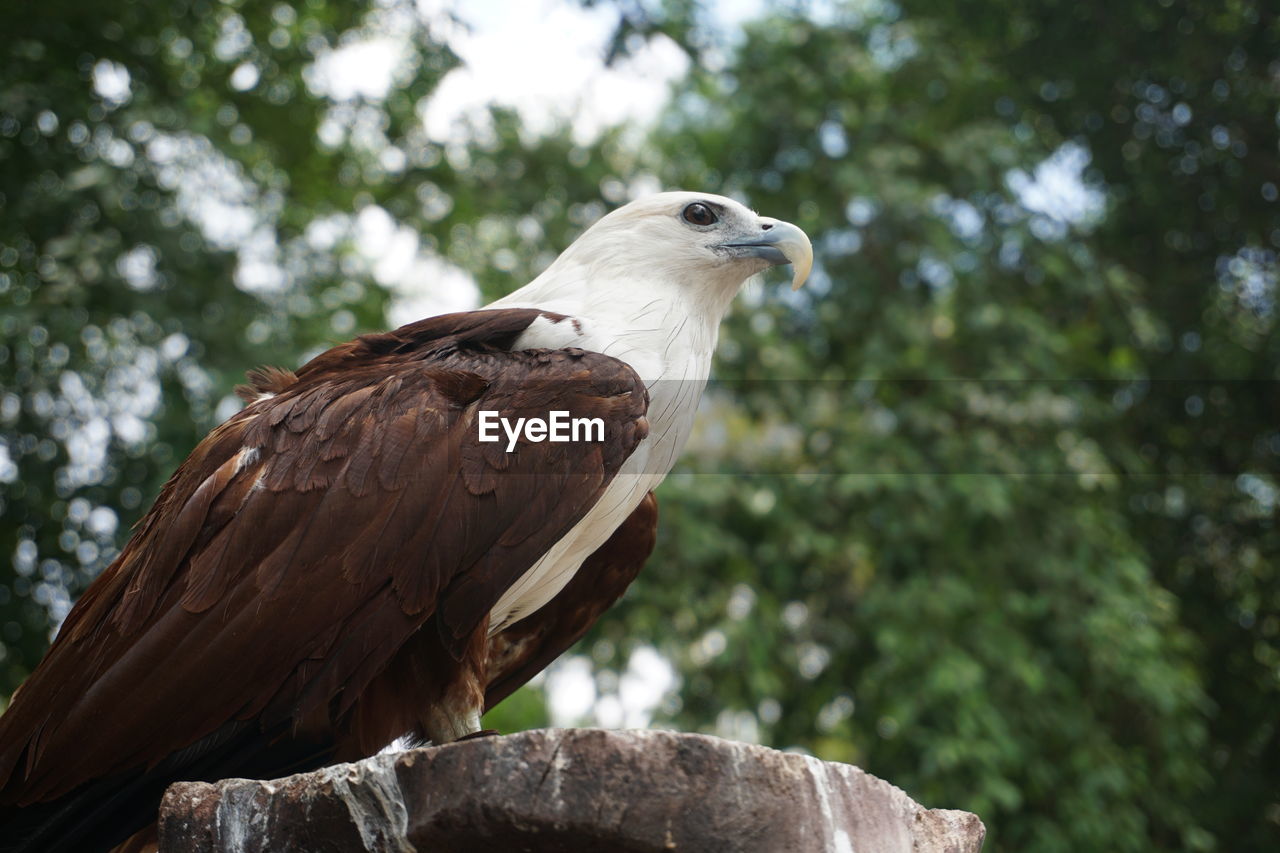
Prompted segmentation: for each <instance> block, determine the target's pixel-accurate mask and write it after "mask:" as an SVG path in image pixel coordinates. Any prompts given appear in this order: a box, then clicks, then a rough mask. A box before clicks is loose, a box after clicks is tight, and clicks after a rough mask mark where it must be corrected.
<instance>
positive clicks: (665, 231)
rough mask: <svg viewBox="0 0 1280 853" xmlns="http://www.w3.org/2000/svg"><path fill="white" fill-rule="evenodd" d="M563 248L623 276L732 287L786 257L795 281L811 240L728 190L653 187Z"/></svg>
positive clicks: (806, 264) (804, 267) (796, 283)
mask: <svg viewBox="0 0 1280 853" xmlns="http://www.w3.org/2000/svg"><path fill="white" fill-rule="evenodd" d="M565 254H566V256H571V257H573V258H574V259H575V260H581V259H583V258H592V259H593V260H595V261H596V262H597V263H600V262H603V264H604V265H607V266H608V267H609V268H610V271H611V272H612V271H616V272H617V273H618V274H620V275H622V276H625V275H627V274H628V273H629V274H630V275H632V276H634V275H635V274H636V272H637V271H639V270H646V271H651V272H653V273H658V274H659V275H661V276H662V277H664V278H667V279H669V280H675V281H680V282H682V284H683V285H684V286H690V287H714V288H716V289H724V288H729V289H731V290H733V291H736V290H737V288H738V287H739V286H740V285H741V284H742V283H743V282H744V281H746V280H747V279H748V278H750V277H751V276H752V275H754V274H755V273H758V272H760V271H762V270H764V269H766V268H767V267H771V266H776V265H778V264H791V265H792V268H793V269H794V273H793V276H792V287H793V288H798V287H800V285H801V284H803V283H804V280H805V279H806V278H807V277H808V275H809V270H810V268H811V267H812V266H813V247H812V246H811V245H810V243H809V238H808V237H807V236H805V233H804V232H803V231H801V230H800V229H799V228H797V227H796V226H794V225H792V224H791V223H789V222H783V221H782V220H779V219H771V218H770V217H767V216H758V215H757V214H756V213H755V212H753V211H751V210H749V209H748V208H747V207H745V206H744V205H742V204H739V203H738V202H736V201H734V200H733V199H731V198H725V197H724V196H719V195H711V194H709V193H691V192H667V193H658V194H656V195H651V196H646V197H645V198H641V199H637V200H636V201H633V202H631V203H630V204H627V205H624V206H622V207H620V208H618V209H617V210H615V211H613V212H612V213H610V214H609V215H608V216H606V217H604V218H603V219H601V220H600V221H599V222H597V223H596V224H595V225H593V226H591V228H590V229H588V230H587V232H586V233H584V234H583V235H582V236H581V237H579V238H578V240H577V241H576V242H575V243H574V245H573V246H572V247H571V249H570V251H568V252H566V253H565ZM597 269H599V267H598V266H597Z"/></svg>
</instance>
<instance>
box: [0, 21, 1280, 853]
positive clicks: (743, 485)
mask: <svg viewBox="0 0 1280 853" xmlns="http://www.w3.org/2000/svg"><path fill="white" fill-rule="evenodd" d="M618 9H619V17H620V21H621V24H620V26H619V29H618V36H617V38H615V39H614V41H613V43H612V46H611V48H610V49H611V51H612V52H614V53H616V54H622V53H625V52H626V50H628V49H629V46H634V45H635V44H636V40H637V39H644V38H655V37H671V38H675V39H677V40H678V41H679V42H680V43H681V44H682V45H683V46H684V47H685V48H686V49H687V50H688V52H689V53H690V55H691V57H692V58H693V59H694V64H693V69H692V70H691V72H690V74H689V76H688V78H687V79H686V80H684V81H682V82H681V84H680V85H679V87H678V90H677V91H676V92H675V97H674V98H673V101H672V106H671V108H670V109H669V111H668V112H667V114H666V115H665V117H664V118H663V120H662V121H661V123H660V124H659V125H658V126H657V127H655V128H653V129H652V130H651V131H650V132H649V133H648V135H647V136H646V137H645V138H644V139H643V141H642V142H640V143H637V142H636V139H637V136H636V135H635V134H628V133H624V132H609V133H607V134H605V135H604V136H603V137H602V138H601V139H599V140H598V141H597V142H595V143H593V144H592V145H590V146H582V145H578V144H575V143H574V142H573V141H572V136H571V134H570V133H569V132H568V130H567V129H565V130H562V131H559V132H554V133H550V134H546V135H543V136H536V137H535V136H531V135H530V134H528V133H526V132H525V131H524V130H523V129H522V128H521V127H520V125H519V121H518V119H517V117H516V116H515V115H514V114H511V113H509V112H503V111H495V112H494V114H493V115H492V116H491V121H490V122H489V123H488V124H487V125H485V126H483V127H479V128H476V129H475V131H474V132H473V133H472V134H471V136H470V137H469V141H468V142H466V143H462V142H459V141H456V140H455V141H448V140H438V139H431V138H428V137H427V136H426V135H425V132H424V130H423V128H422V124H421V121H420V119H421V116H422V115H423V113H424V111H426V110H429V109H430V108H431V107H430V103H431V102H430V95H431V93H432V91H433V90H434V87H435V86H436V85H437V84H438V83H439V81H440V80H441V79H442V77H443V75H445V74H446V73H447V72H448V71H449V70H450V69H451V68H452V67H454V65H455V64H456V62H457V60H456V58H455V57H454V55H453V54H452V53H451V52H450V50H449V47H448V43H447V42H448V38H447V34H448V32H449V30H448V27H447V26H445V25H444V24H445V23H447V22H445V21H444V20H443V19H434V20H432V19H426V18H423V17H422V16H421V15H419V14H417V13H416V12H415V11H414V10H413V9H412V8H411V7H410V6H409V5H407V4H406V5H402V4H398V3H371V4H334V3H329V2H308V3H307V4H299V5H297V6H288V5H285V4H279V5H275V6H268V5H259V4H244V5H238V4H236V3H222V4H214V3H207V2H190V3H174V2H158V0H156V1H155V2H144V3H124V2H108V3H105V4H99V5H98V6H97V7H95V10H94V11H93V13H92V15H91V18H92V19H91V20H88V21H86V20H85V13H84V11H83V10H79V9H76V10H74V14H75V17H72V15H71V10H70V7H68V8H67V9H62V8H61V4H59V3H56V2H55V3H52V4H41V5H40V6H38V7H29V8H28V7H24V8H23V9H22V10H18V11H17V12H16V13H15V14H14V15H13V16H12V20H11V21H10V26H11V35H10V39H9V45H8V49H7V50H6V52H5V56H4V58H3V60H0V61H2V62H3V63H4V65H3V75H2V79H3V81H4V84H5V85H4V87H3V89H2V90H0V205H2V209H3V216H0V306H3V310H2V312H0V325H2V326H3V329H4V339H3V346H2V347H0V376H3V388H4V397H3V401H2V402H0V441H3V445H2V446H3V448H4V454H3V455H0V481H3V489H4V491H3V505H2V509H3V523H0V552H3V553H5V554H11V555H12V560H11V563H10V564H8V565H6V566H5V567H4V569H3V571H4V572H7V574H3V575H0V641H2V642H3V645H2V646H0V654H2V655H3V657H2V658H0V666H2V667H3V676H4V679H5V680H4V688H5V689H11V688H13V687H14V686H15V685H16V684H17V683H18V682H19V681H20V680H21V678H22V677H23V675H24V674H25V673H26V672H27V671H29V669H30V667H31V666H33V665H34V663H35V661H36V660H38V656H39V654H40V652H41V650H42V648H43V646H44V645H45V643H46V642H47V639H48V633H49V630H50V626H51V625H52V624H56V622H57V620H58V619H59V618H60V616H61V615H62V614H63V613H64V612H65V608H66V606H67V604H68V601H69V597H70V596H73V595H74V594H75V593H76V592H77V591H78V590H79V589H81V588H82V587H83V585H84V583H86V582H87V580H88V578H89V577H91V576H92V574H93V573H94V572H96V571H98V570H99V569H100V568H101V566H102V565H104V564H105V562H106V561H107V560H109V558H110V556H111V555H112V553H113V551H114V549H115V548H117V547H118V546H119V545H120V544H121V543H122V541H123V538H124V535H125V530H126V527H127V524H129V523H130V522H132V520H133V519H135V518H136V517H137V516H138V514H139V513H140V512H141V511H142V510H143V509H144V508H145V506H146V505H147V503H148V502H149V500H150V498H151V496H152V495H154V493H155V491H156V489H157V488H158V485H159V483H160V482H161V481H162V480H163V478H164V477H165V476H166V475H167V474H168V472H169V471H170V470H171V469H172V467H173V466H174V465H175V464H176V462H177V460H178V459H179V458H180V457H181V455H182V454H183V453H185V452H186V450H187V449H188V448H189V447H190V446H191V445H192V444H193V443H194V442H195V441H196V440H197V439H198V438H199V437H200V435H202V434H203V432H204V431H205V430H206V429H207V428H208V427H209V426H210V425H211V424H212V423H213V422H214V421H215V420H216V418H217V415H218V411H219V405H220V401H222V400H223V399H224V398H225V397H226V395H227V394H228V393H229V390H230V387H231V385H232V384H234V382H235V381H237V378H238V375H239V374H240V373H241V372H242V370H243V369H244V368H246V367H248V366H252V365H254V364H256V363H261V362H275V363H283V364H290V365H291V364H296V363H297V362H298V361H299V360H300V358H301V356H302V355H304V354H306V353H308V352H311V351H314V350H315V349H316V348H318V347H320V346H323V345H324V344H326V343H328V342H331V341H336V340H339V339H343V338H345V337H347V336H349V335H350V334H352V333H354V332H357V331H361V330H366V329H372V328H378V327H380V326H382V325H383V323H384V311H385V309H386V306H387V304H388V299H389V298H390V296H391V293H390V291H389V286H390V285H391V284H393V282H390V281H388V280H387V278H386V277H385V276H384V275H381V274H380V272H379V269H378V267H377V264H376V263H374V262H372V261H371V259H369V258H366V257H363V256H362V255H361V253H360V252H359V251H358V250H357V247H356V246H355V241H354V234H355V233H356V231H357V230H358V228H359V220H360V217H361V216H362V215H365V213H367V212H368V211H385V213H386V215H387V216H389V217H390V218H391V220H393V221H394V222H396V223H398V224H400V225H402V226H404V227H407V228H411V229H413V230H414V231H416V232H417V233H418V234H419V235H421V240H422V244H421V248H422V250H423V251H424V252H427V253H430V254H432V255H433V256H435V257H440V258H445V259H448V261H449V262H451V263H453V264H456V265H458V266H460V267H462V268H464V269H465V270H467V271H468V272H469V273H471V274H472V275H473V276H474V277H475V279H476V280H477V282H478V283H479V285H480V287H481V290H482V291H483V292H484V293H486V294H487V295H490V296H492V295H497V294H498V293H500V292H504V291H506V290H509V289H510V288H511V287H513V286H515V285H517V284H519V283H522V282H523V281H526V280H527V279H528V278H529V277H530V276H531V275H533V274H534V273H536V271H537V270H538V269H539V268H540V267H541V266H543V265H545V264H546V263H547V262H549V260H550V258H551V257H553V253H554V250H556V249H558V248H560V247H562V246H564V245H566V244H567V242H568V241H569V240H570V239H571V238H572V236H573V235H574V234H575V233H577V231H579V230H580V229H581V228H582V227H584V226H585V225H586V224H588V223H589V222H590V221H591V220H592V219H593V218H594V217H595V216H597V215H599V214H600V213H601V212H603V210H604V209H605V207H604V205H603V204H602V203H601V198H602V197H603V199H604V200H606V201H607V202H609V203H616V202H618V201H621V200H623V199H625V197H626V195H627V192H628V187H629V186H633V185H635V184H634V182H636V181H637V180H650V181H652V180H653V179H655V178H656V181H657V182H658V183H660V184H662V185H665V186H670V187H676V186H679V187H689V188H699V187H701V188H707V189H709V190H713V191H719V192H727V193H730V194H736V195H738V196H740V197H742V198H744V199H746V200H748V201H749V202H750V203H751V204H753V205H754V206H755V207H756V208H757V209H759V210H761V211H762V212H764V213H768V214H770V215H775V216H779V217H782V218H787V219H791V220H792V221H795V222H797V224H799V225H801V226H802V227H804V228H805V229H806V230H807V231H808V232H809V233H810V235H811V236H813V237H814V243H815V246H816V247H817V250H818V259H819V265H818V268H817V270H816V273H815V276H814V280H813V282H812V283H811V285H810V287H809V288H807V289H806V290H804V291H801V292H800V293H799V294H796V295H792V294H788V293H783V292H782V291H781V289H780V288H776V287H774V286H773V285H772V284H771V283H766V284H765V285H764V286H752V287H750V288H749V289H748V291H747V293H746V294H744V298H743V299H742V300H741V301H740V304H739V307H738V309H737V310H736V311H735V312H734V313H733V314H732V316H731V317H730V319H729V322H728V325H727V327H726V329H725V331H724V335H723V338H722V345H721V351H720V358H719V361H718V364H717V368H716V376H717V381H716V384H715V385H714V386H713V388H712V391H711V393H710V395H709V399H708V406H707V411H706V412H705V413H704V417H703V418H702V428H701V430H700V432H699V433H698V435H696V436H695V438H694V441H693V443H692V446H691V451H690V453H689V454H688V455H687V458H686V459H685V461H684V462H683V463H682V466H681V468H680V469H679V470H678V473H676V474H674V475H673V476H672V478H671V479H670V480H669V481H668V483H667V485H665V486H664V489H663V494H662V501H663V528H662V538H661V540H660V543H659V548H658V552H657V554H656V555H655V557H654V559H653V560H652V561H651V562H650V564H649V566H648V567H647V568H646V570H645V572H644V574H643V575H642V577H641V580H640V581H639V582H638V583H637V585H636V586H635V588H634V589H633V590H632V592H631V593H630V594H629V595H628V596H627V598H626V599H625V600H624V601H623V603H622V604H621V605H620V606H619V607H618V609H617V610H616V611H615V613H614V614H613V615H611V616H610V617H609V618H608V619H606V620H605V621H604V622H603V623H602V624H601V625H599V626H598V627H597V629H596V630H595V631H594V632H593V634H592V635H591V636H590V637H588V639H587V640H586V641H585V643H584V645H583V646H582V647H581V648H582V651H583V652H584V653H585V654H588V655H590V656H591V658H592V660H593V661H594V662H595V665H596V668H597V679H598V681H599V683H600V685H601V687H602V689H604V690H609V689H611V688H616V684H617V682H618V679H619V677H620V673H621V672H622V671H623V669H624V668H625V666H626V663H627V660H628V655H629V654H630V652H631V651H632V650H633V649H635V648H636V647H638V646H640V645H652V646H654V647H656V648H658V649H659V650H661V651H662V652H663V653H664V654H665V655H667V656H669V657H670V659H671V660H672V661H673V662H674V663H675V664H676V667H677V670H678V672H679V674H680V679H681V683H680V687H679V690H678V691H677V695H675V696H673V697H672V698H671V700H670V701H669V702H668V703H667V704H666V705H665V706H664V707H663V709H662V710H661V711H660V722H664V723H668V724H672V725H676V726H680V727H683V728H690V729H703V730H708V731H718V732H720V733H723V734H728V735H732V736H738V737H749V738H754V739H758V740H760V741H761V742H764V743H768V744H771V745H774V746H778V747H798V748H804V749H807V750H809V751H811V752H813V753H814V754H817V755H820V756H822V757H824V758H828V759H835V760H846V761H854V762H857V763H859V764H861V765H862V766H864V767H866V768H867V769H868V770H870V771H871V772H874V773H877V774H879V775H881V776H883V777H885V778H888V779H890V780H892V781H894V782H895V783H896V784H899V785H901V786H903V787H904V788H906V789H907V790H908V791H909V792H910V793H912V794H913V795H915V796H916V797H918V798H920V799H921V800H923V801H924V802H926V803H928V804H930V805H945V806H949V807H957V808H967V809H971V810H974V811H976V812H978V813H979V814H980V815H981V816H982V817H983V818H984V820H986V822H987V825H988V827H989V830H990V836H989V838H990V841H989V842H988V845H989V849H993V850H1024V849H1034V850H1045V851H1056V850H1081V849H1086V850H1087V849H1106V850H1149V849H1199V850H1212V849H1233V850H1255V849H1256V850H1262V849H1270V847H1272V846H1274V844H1275V842H1276V840H1277V839H1276V836H1277V817H1276V815H1277V810H1278V809H1280V800H1278V799H1277V797H1280V786H1278V785H1277V778H1276V775H1275V771H1274V767H1276V766H1280V746H1278V744H1277V732H1276V726H1275V713H1274V708H1275V707H1276V703H1277V699H1280V696H1278V695H1277V694H1278V693H1280V677H1278V675H1277V673H1280V586H1278V585H1277V578H1276V571H1277V569H1276V558H1277V553H1278V552H1280V542H1278V541H1277V532H1276V528H1275V509H1276V488H1277V482H1276V475H1277V467H1278V464H1277V460H1278V459H1280V432H1278V431H1277V424H1280V404H1278V403H1277V400H1278V399H1280V398H1278V397H1277V395H1276V393H1275V381H1276V379H1277V378H1280V377H1278V376H1277V372H1278V370H1280V359H1278V356H1280V347H1278V344H1277V339H1276V332H1275V297H1276V285H1277V274H1276V269H1277V265H1276V251H1277V248H1278V247H1280V208H1278V207H1277V204H1278V202H1277V196H1278V191H1277V187H1278V186H1280V165H1278V164H1280V159H1278V157H1277V154H1278V153H1280V151H1278V148H1277V124H1276V116H1277V114H1278V113H1277V110H1278V108H1280V92H1278V91H1277V86H1276V82H1275V81H1276V80H1277V79H1280V67H1278V66H1277V64H1276V60H1275V56H1276V48H1277V45H1280V23H1278V22H1277V19H1276V17H1275V15H1274V14H1272V13H1269V12H1268V11H1267V10H1266V9H1265V7H1264V6H1263V5H1261V4H1256V3H1252V2H1247V0H1242V2H1234V3H1228V4H1225V5H1223V4H1209V3H1183V4H1172V3H1160V4H1150V3H1138V2H1122V3H1112V4H1108V5H1105V6H1099V5H1097V4H1079V3H1062V2H1046V3H1035V4H1031V3H1015V2H1008V1H1007V0H995V2H987V3H982V4H977V3H972V2H959V3H951V4H936V3H925V2H915V1H914V0H904V2H902V3H900V4H897V5H895V4H853V3H851V4H830V5H825V4H824V5H822V6H821V7H820V8H817V9H815V10H811V11H805V10H803V9H802V10H801V11H785V10H779V11H775V12H774V13H772V14H771V15H770V16H769V17H767V18H765V19H763V20H761V21H760V22H757V23H755V24H752V25H750V26H749V27H747V28H746V29H745V30H744V31H743V32H742V33H735V34H725V33H716V32H715V31H713V30H710V29H707V28H705V27H704V26H703V25H702V24H703V19H702V18H701V17H700V13H699V9H698V8H697V7H696V6H694V5H692V4H689V3H686V2H673V3H667V4H663V5H661V6H652V7H651V6H646V5H642V4H619V6H618ZM64 13H65V14H64ZM374 32H378V33H386V32H394V33H396V34H397V37H398V38H399V39H400V40H401V42H402V43H404V44H406V45H408V53H407V54H406V57H405V58H404V61H403V62H402V63H401V68H400V72H399V76H398V78H397V81H396V85H395V86H394V87H393V89H392V91H391V92H390V93H389V94H388V95H387V96H386V97H385V98H384V97H376V96H369V95H359V94H357V95H352V96H340V95H339V94H335V93H334V92H333V91H332V90H326V88H325V86H324V84H323V82H322V81H319V80H318V78H317V77H316V76H315V75H316V73H317V72H316V67H317V62H319V63H321V64H322V63H323V61H324V57H325V56H327V55H328V54H329V53H330V52H331V51H332V50H334V49H335V48H340V47H341V46H342V45H344V44H347V43H350V42H353V41H359V40H360V39H362V38H365V37H367V35H368V34H370V33H374ZM124 74H127V78H126V77H125V76H124ZM211 202H213V203H217V204H221V205H223V208H220V210H221V213H222V216H221V217H220V220H219V221H224V222H225V221H227V220H230V221H233V222H239V223H240V224H239V225H238V226H237V227H239V229H240V230H239V231H236V232H234V233H225V232H224V233H220V232H219V231H218V230H217V229H216V228H214V227H213V226H212V225H211V223H210V221H208V219H207V216H208V210H209V205H210V203H211ZM362 212H365V213H362ZM116 519H118V520H119V523H118V524H117V523H115V522H116ZM10 565H11V567H12V571H10V568H9V566H10ZM494 720H495V722H496V724H497V725H498V726H499V727H510V726H513V725H531V724H537V723H540V722H545V720H546V712H545V708H544V706H543V697H542V695H541V693H540V692H539V690H537V689H533V690H526V691H522V692H521V693H519V694H517V695H516V696H515V697H513V698H512V700H510V701H509V702H508V703H507V704H506V705H504V706H503V707H502V708H500V709H499V710H498V711H497V712H496V713H495V715H494Z"/></svg>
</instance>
